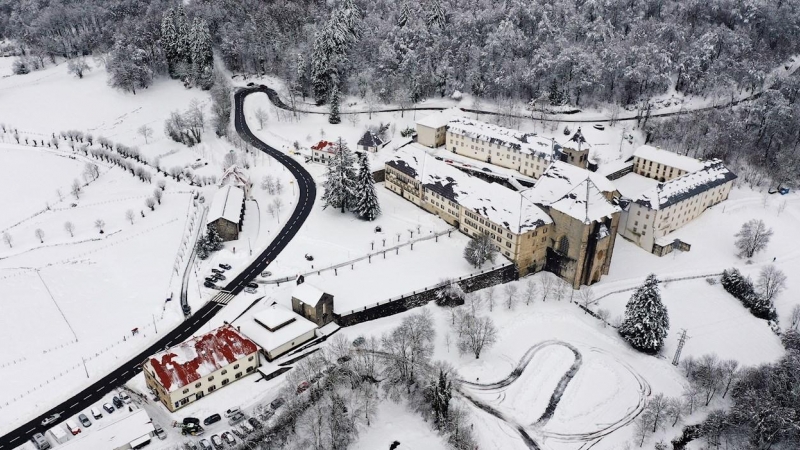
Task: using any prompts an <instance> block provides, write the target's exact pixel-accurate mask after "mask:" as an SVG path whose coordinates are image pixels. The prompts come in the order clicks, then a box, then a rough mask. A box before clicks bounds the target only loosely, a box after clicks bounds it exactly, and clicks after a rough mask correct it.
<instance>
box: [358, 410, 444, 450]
mask: <svg viewBox="0 0 800 450" xmlns="http://www.w3.org/2000/svg"><path fill="white" fill-rule="evenodd" d="M394 442H399V443H400V445H398V446H397V447H395V449H396V450H418V449H426V450H445V449H447V448H450V447H449V446H448V444H447V441H446V440H445V439H444V438H443V437H442V436H440V435H439V434H437V433H436V431H434V430H433V429H431V425H430V424H429V423H426V422H424V421H423V420H422V417H420V415H419V414H417V413H415V412H413V411H410V410H409V409H408V407H407V406H406V405H404V404H401V403H394V402H392V401H391V400H388V399H387V400H384V401H382V402H381V403H380V404H378V410H377V413H376V414H375V417H373V418H372V421H371V424H370V426H369V427H366V426H364V427H361V429H360V430H359V435H358V438H357V439H356V441H355V442H353V443H352V444H350V446H349V447H348V448H350V449H352V450H378V449H380V450H387V449H389V448H390V446H391V445H392V444H393V443H394Z"/></svg>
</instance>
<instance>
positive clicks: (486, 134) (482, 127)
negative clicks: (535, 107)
mask: <svg viewBox="0 0 800 450" xmlns="http://www.w3.org/2000/svg"><path fill="white" fill-rule="evenodd" d="M447 131H448V132H450V133H453V134H457V135H460V136H466V137H469V138H474V139H478V140H481V141H484V142H491V143H493V144H500V145H503V146H506V147H511V148H513V149H515V150H517V151H519V152H521V153H526V154H531V155H536V156H541V157H543V158H546V159H547V158H552V156H553V151H554V150H558V149H560V148H561V146H560V145H558V144H557V143H555V142H554V141H553V140H552V139H547V138H545V137H542V136H538V135H537V134H536V133H523V132H521V131H518V130H512V129H511V128H505V127H501V126H498V125H492V124H490V123H486V122H480V121H477V120H472V119H467V118H466V117H455V118H453V119H452V120H450V122H449V123H448V125H447Z"/></svg>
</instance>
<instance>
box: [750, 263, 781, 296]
mask: <svg viewBox="0 0 800 450" xmlns="http://www.w3.org/2000/svg"><path fill="white" fill-rule="evenodd" d="M757 286H758V289H759V290H760V291H761V295H762V296H763V297H764V298H765V299H766V300H768V301H770V302H772V301H774V299H775V297H777V296H778V294H780V293H781V292H782V291H783V290H784V289H785V288H786V275H785V274H784V273H783V272H782V271H781V270H780V269H778V268H777V267H775V265H773V264H769V265H766V266H764V267H763V268H762V269H761V273H760V274H759V275H758V284H757Z"/></svg>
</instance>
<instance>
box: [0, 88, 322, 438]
mask: <svg viewBox="0 0 800 450" xmlns="http://www.w3.org/2000/svg"><path fill="white" fill-rule="evenodd" d="M253 92H265V88H260V87H256V88H252V89H241V90H239V91H237V92H236V94H235V95H234V102H235V108H236V109H235V114H236V117H235V125H236V131H237V132H238V133H239V135H240V136H241V137H242V139H244V140H246V141H247V142H248V143H250V144H251V145H252V146H254V147H256V148H258V149H259V150H261V151H263V152H265V153H267V154H268V155H270V156H271V157H273V158H275V160H276V161H278V162H279V163H281V164H283V165H284V166H286V168H287V169H288V170H289V172H291V174H292V176H294V177H295V179H296V180H297V187H298V190H299V194H300V197H299V199H298V201H297V206H296V207H295V209H294V211H293V212H292V215H291V217H290V218H289V220H288V221H287V222H286V225H284V227H283V229H281V231H280V232H279V233H278V235H277V236H275V239H273V241H272V242H271V243H270V244H269V245H268V246H267V248H266V249H265V250H264V251H263V252H262V253H261V254H260V255H259V256H258V257H257V258H256V259H255V261H253V262H252V263H251V264H250V265H249V266H247V267H246V268H245V269H244V270H242V272H241V273H240V274H239V275H238V276H237V277H236V278H234V279H233V280H231V282H230V283H228V285H227V286H225V288H224V289H223V290H224V291H225V292H226V293H230V294H231V295H236V294H238V293H239V292H241V291H242V289H244V286H245V285H246V284H247V282H248V281H250V280H252V279H253V278H255V277H256V275H258V274H259V273H260V272H261V271H262V270H264V268H265V267H267V265H268V264H269V262H270V261H273V260H274V259H275V257H277V256H278V254H280V252H281V251H283V249H284V248H285V247H286V245H287V244H288V243H289V241H291V240H292V238H293V237H294V235H295V234H297V231H298V230H299V229H300V227H301V226H302V225H303V222H305V220H306V218H307V217H308V215H309V213H310V212H311V208H312V206H313V205H314V200H315V199H316V197H317V189H316V185H315V184H314V180H313V179H312V178H311V175H310V174H309V173H308V172H307V171H306V170H305V169H304V168H303V167H302V166H301V165H300V164H299V163H298V162H297V161H295V160H294V159H292V158H290V157H289V156H287V155H286V154H284V153H282V152H280V151H278V150H276V149H274V148H272V147H270V146H269V145H267V144H265V143H263V142H261V141H259V140H258V139H256V137H255V136H254V135H253V133H251V132H250V128H248V126H247V123H246V122H245V119H244V111H243V106H244V99H245V97H246V96H247V95H248V94H251V93H253ZM224 307H225V304H223V303H218V302H215V301H209V302H208V303H206V304H205V305H203V307H201V308H200V309H198V310H197V311H196V312H195V313H194V315H192V316H191V317H189V318H187V319H186V320H185V321H184V322H183V323H181V324H180V325H178V326H177V327H176V328H175V329H173V330H172V331H170V332H168V333H166V334H165V335H164V336H163V337H162V338H161V339H159V340H158V341H157V342H155V343H154V344H153V345H151V346H150V347H149V348H147V349H146V350H144V351H142V352H141V353H139V354H138V355H136V356H134V357H133V358H131V359H130V360H128V361H127V362H125V363H124V364H122V365H121V366H120V367H118V368H117V369H115V370H114V371H112V372H111V373H110V374H108V375H106V376H104V377H103V378H101V379H100V380H98V381H96V382H95V383H94V384H92V385H91V386H89V387H87V388H86V389H83V390H82V391H80V392H79V393H77V394H75V395H74V396H72V397H70V398H69V399H67V400H66V401H64V402H63V403H61V404H60V405H58V406H55V407H53V408H51V409H50V410H48V411H47V412H45V413H43V414H42V415H40V416H38V417H35V418H33V419H32V420H30V421H29V422H27V423H25V424H24V425H22V426H20V427H18V428H17V429H15V430H13V431H11V432H9V433H8V434H6V435H5V436H2V437H0V449H2V450H8V449H11V448H14V447H17V446H19V445H22V444H23V443H24V442H25V441H26V440H28V439H30V438H31V436H33V435H34V434H35V433H44V432H45V431H46V430H47V429H48V428H50V427H44V426H42V424H41V422H42V420H43V419H44V418H45V417H48V416H50V415H51V414H54V413H59V414H61V419H60V420H59V421H61V420H64V419H66V418H68V417H70V416H73V415H75V414H78V413H80V412H83V411H84V410H86V409H87V408H88V407H89V406H90V405H92V404H94V403H96V402H98V401H100V400H101V399H102V398H103V396H105V395H106V394H108V393H109V392H111V391H113V390H114V389H115V388H117V387H119V386H120V385H121V384H123V383H125V381H126V380H128V379H130V378H132V377H133V376H134V375H136V374H137V373H139V371H141V367H140V364H141V363H142V362H143V361H144V360H145V359H146V358H147V357H148V356H150V355H152V354H154V353H156V352H158V351H159V350H161V349H163V348H164V347H170V346H172V345H175V344H178V343H180V342H183V341H184V340H186V339H187V338H189V337H190V336H191V335H192V334H194V333H195V332H196V331H197V330H199V329H200V327H202V326H203V325H205V324H206V322H208V321H209V320H210V319H211V318H212V317H214V315H215V314H216V313H217V312H219V310H221V309H222V308H224ZM51 426H52V425H51Z"/></svg>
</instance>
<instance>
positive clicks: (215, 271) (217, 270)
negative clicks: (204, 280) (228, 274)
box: [211, 267, 225, 273]
mask: <svg viewBox="0 0 800 450" xmlns="http://www.w3.org/2000/svg"><path fill="white" fill-rule="evenodd" d="M211 271H212V272H214V273H223V272H225V271H224V270H222V269H217V268H216V267H215V268H213V269H211Z"/></svg>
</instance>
